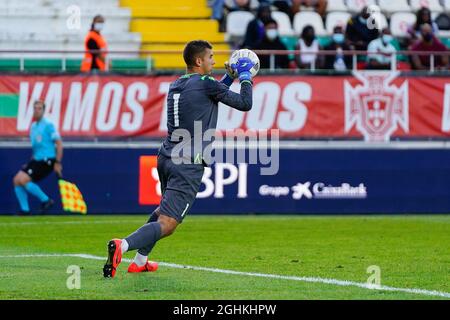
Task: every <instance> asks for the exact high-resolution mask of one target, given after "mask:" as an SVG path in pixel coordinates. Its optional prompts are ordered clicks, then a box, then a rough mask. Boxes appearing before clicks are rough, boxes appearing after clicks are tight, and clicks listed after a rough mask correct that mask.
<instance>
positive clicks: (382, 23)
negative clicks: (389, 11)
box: [379, 13, 389, 30]
mask: <svg viewBox="0 0 450 320" xmlns="http://www.w3.org/2000/svg"><path fill="white" fill-rule="evenodd" d="M379 17H380V18H379V19H380V21H379V23H380V26H379V28H380V30H383V29H384V28H387V27H389V24H388V21H387V18H386V16H385V15H384V14H383V13H380V14H379Z"/></svg>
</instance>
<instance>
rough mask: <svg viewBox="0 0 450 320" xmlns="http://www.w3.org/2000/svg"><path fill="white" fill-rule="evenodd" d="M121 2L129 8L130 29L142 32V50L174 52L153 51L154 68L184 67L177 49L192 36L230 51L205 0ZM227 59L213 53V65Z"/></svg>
mask: <svg viewBox="0 0 450 320" xmlns="http://www.w3.org/2000/svg"><path fill="white" fill-rule="evenodd" d="M121 5H122V6H126V7H129V8H130V9H131V16H132V20H131V25H130V29H131V31H132V32H139V33H141V35H142V47H141V48H142V50H167V51H177V52H174V53H168V52H166V53H155V54H152V60H153V62H154V67H155V68H182V69H184V67H185V64H184V61H183V59H180V52H179V51H180V49H182V47H183V46H184V44H185V43H186V42H188V41H190V40H194V39H204V40H208V41H209V42H211V43H212V44H213V46H214V49H215V50H216V51H217V50H229V46H228V44H227V43H226V38H225V34H224V33H221V32H219V31H218V30H219V25H218V22H217V21H216V20H213V19H211V18H210V17H211V13H212V12H211V9H210V8H208V3H207V1H206V0H171V1H165V0H153V1H151V2H149V1H146V0H122V1H121ZM244 31H245V30H244ZM227 58H228V54H215V60H216V65H217V66H223V64H224V62H225V61H226V59H227Z"/></svg>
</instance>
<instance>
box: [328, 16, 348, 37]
mask: <svg viewBox="0 0 450 320" xmlns="http://www.w3.org/2000/svg"><path fill="white" fill-rule="evenodd" d="M350 18H351V14H350V13H348V12H330V13H328V14H327V17H326V20H325V25H326V28H327V32H328V33H329V34H332V33H333V29H334V27H335V26H338V25H339V26H342V27H343V28H344V29H345V27H346V25H347V21H348V20H349V19H350Z"/></svg>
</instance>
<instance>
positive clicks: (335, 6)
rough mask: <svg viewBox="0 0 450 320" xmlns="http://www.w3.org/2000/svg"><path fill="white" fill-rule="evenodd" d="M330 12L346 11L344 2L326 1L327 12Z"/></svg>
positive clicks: (342, 0)
mask: <svg viewBox="0 0 450 320" xmlns="http://www.w3.org/2000/svg"><path fill="white" fill-rule="evenodd" d="M330 11H347V6H346V5H345V1H344V0H328V4H327V12H330Z"/></svg>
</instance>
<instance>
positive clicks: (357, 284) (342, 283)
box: [0, 253, 450, 298]
mask: <svg viewBox="0 0 450 320" xmlns="http://www.w3.org/2000/svg"><path fill="white" fill-rule="evenodd" d="M49 257H50V258H51V257H56V258H58V257H74V258H83V259H91V260H105V259H106V258H105V257H100V256H94V255H91V254H83V253H66V254H19V255H0V258H49ZM122 261H124V262H131V261H132V260H131V259H122ZM158 264H159V265H160V266H165V267H168V268H176V269H190V270H197V271H207V272H215V273H224V274H233V275H239V276H249V277H260V278H271V279H282V280H292V281H301V282H313V283H325V284H331V285H336V286H345V287H348V286H353V287H359V288H363V289H369V290H379V291H393V292H406V293H412V294H421V295H426V296H436V297H444V298H450V293H449V292H442V291H436V290H426V289H416V288H396V287H390V286H382V285H373V284H368V283H363V282H354V281H347V280H337V279H327V278H320V277H297V276H283V275H277V274H266V273H255V272H243V271H234V270H226V269H217V268H207V267H197V266H189V265H181V264H175V263H168V262H158Z"/></svg>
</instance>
